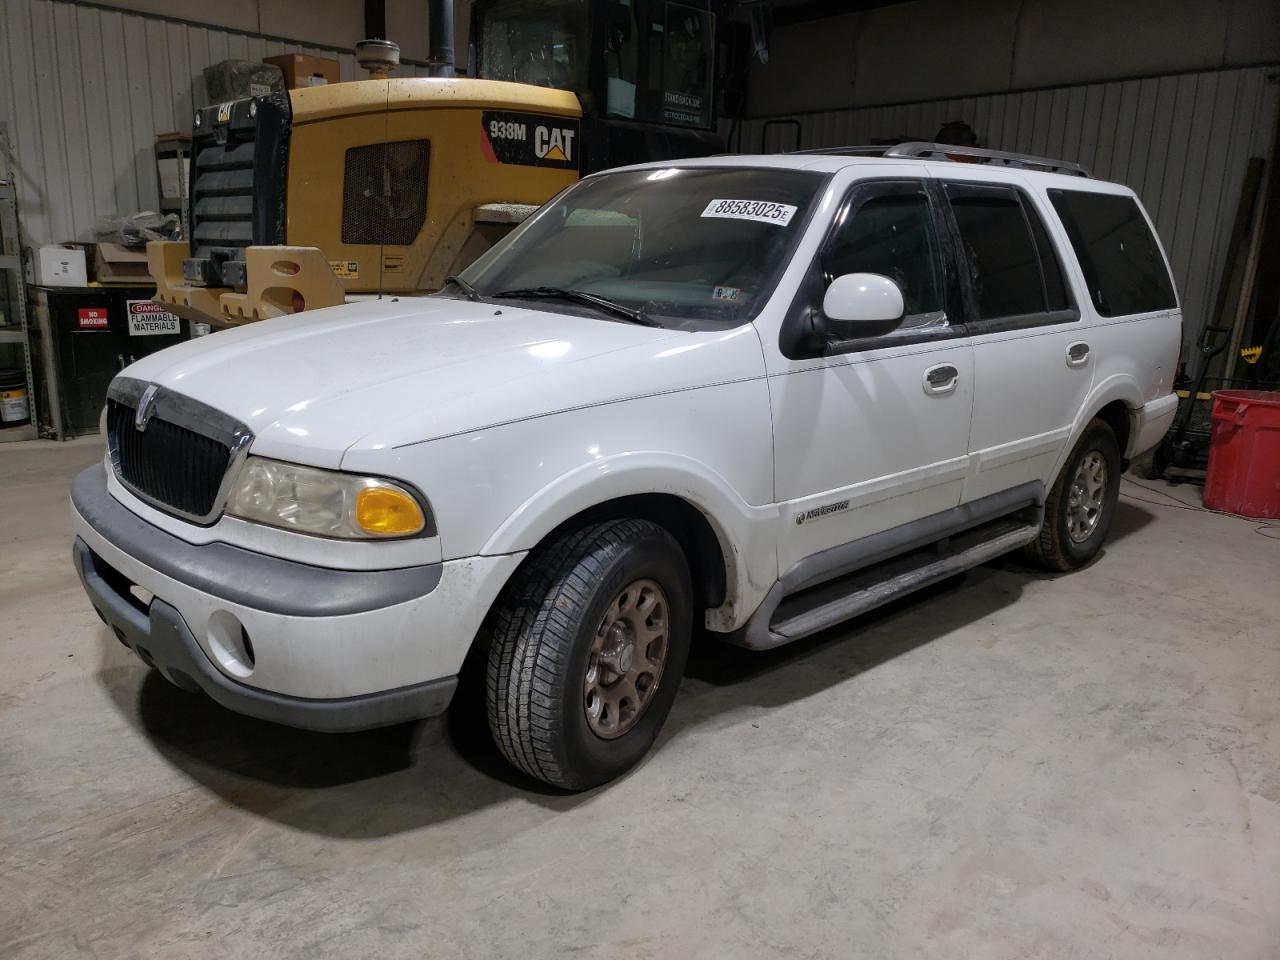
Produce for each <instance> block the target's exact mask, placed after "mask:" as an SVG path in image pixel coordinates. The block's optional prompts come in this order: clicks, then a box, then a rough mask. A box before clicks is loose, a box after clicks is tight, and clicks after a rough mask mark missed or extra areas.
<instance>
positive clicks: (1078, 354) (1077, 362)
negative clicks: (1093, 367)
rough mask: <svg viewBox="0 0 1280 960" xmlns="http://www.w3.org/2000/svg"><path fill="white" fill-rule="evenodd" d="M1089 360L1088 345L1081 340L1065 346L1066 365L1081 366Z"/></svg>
mask: <svg viewBox="0 0 1280 960" xmlns="http://www.w3.org/2000/svg"><path fill="white" fill-rule="evenodd" d="M1088 362H1089V345H1088V344H1087V343H1085V342H1084V341H1083V340H1081V341H1079V342H1077V343H1073V344H1071V346H1069V347H1067V366H1068V367H1083V366H1084V365H1085V364H1086V363H1088Z"/></svg>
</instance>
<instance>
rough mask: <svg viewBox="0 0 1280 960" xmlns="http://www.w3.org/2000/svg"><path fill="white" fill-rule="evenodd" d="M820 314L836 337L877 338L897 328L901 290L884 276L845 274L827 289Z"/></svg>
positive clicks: (901, 307)
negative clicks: (824, 317)
mask: <svg viewBox="0 0 1280 960" xmlns="http://www.w3.org/2000/svg"><path fill="white" fill-rule="evenodd" d="M822 312H823V313H824V314H826V318H827V321H828V324H829V325H830V327H831V328H832V332H833V333H835V334H836V335H837V336H841V337H849V338H853V337H878V336H880V335H881V334H885V333H889V332H890V331H892V330H896V329H897V328H898V325H899V324H901V323H902V317H903V314H904V313H905V312H906V305H905V303H904V302H903V299H902V290H901V289H900V288H899V287H898V285H897V284H896V283H894V282H893V281H892V280H890V279H889V278H888V277H885V276H881V275H880V274H878V273H846V274H844V275H843V276H839V277H836V278H835V279H834V280H832V281H831V285H830V286H829V287H827V294H826V296H825V297H823V299H822Z"/></svg>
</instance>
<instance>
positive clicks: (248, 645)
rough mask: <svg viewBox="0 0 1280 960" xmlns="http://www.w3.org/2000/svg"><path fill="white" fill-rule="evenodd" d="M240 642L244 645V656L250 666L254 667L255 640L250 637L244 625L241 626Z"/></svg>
mask: <svg viewBox="0 0 1280 960" xmlns="http://www.w3.org/2000/svg"><path fill="white" fill-rule="evenodd" d="M240 643H241V645H242V646H243V647H244V658H245V660H246V661H247V662H248V664H249V666H250V667H252V666H253V641H252V640H250V639H249V631H248V630H246V629H245V628H244V626H243V625H241V627H240Z"/></svg>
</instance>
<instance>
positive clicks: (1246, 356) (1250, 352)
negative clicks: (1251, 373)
mask: <svg viewBox="0 0 1280 960" xmlns="http://www.w3.org/2000/svg"><path fill="white" fill-rule="evenodd" d="M1240 357H1241V359H1242V360H1244V362H1245V363H1247V364H1250V365H1253V364H1255V363H1257V362H1258V361H1259V360H1261V359H1262V347H1260V346H1259V347H1244V348H1243V349H1241V351H1240Z"/></svg>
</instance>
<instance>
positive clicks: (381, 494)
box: [227, 457, 427, 540]
mask: <svg viewBox="0 0 1280 960" xmlns="http://www.w3.org/2000/svg"><path fill="white" fill-rule="evenodd" d="M227 513H229V514H230V515H232V516H234V517H240V518H241V519H243V520H253V521H255V522H257V523H266V524H270V525H271V526H273V527H284V528H285V529H286V530H297V531H298V532H299V533H310V534H315V535H316V536H320V537H340V538H342V539H347V540H377V539H382V538H385V537H409V536H412V535H413V534H415V533H421V532H422V531H423V530H424V529H425V528H426V526H427V520H426V515H425V514H424V512H423V508H422V505H421V504H420V503H419V502H418V498H417V497H415V496H414V495H413V494H412V493H410V492H409V491H408V490H405V489H404V488H403V487H400V486H398V485H396V484H394V483H392V482H390V481H389V480H380V479H378V478H376V477H359V476H355V475H354V474H350V473H338V472H337V471H335V470H320V469H317V468H316V467H304V466H302V465H301V464H297V463H281V462H280V461H278V460H268V459H266V458H265V457H249V458H248V459H247V460H245V462H244V466H243V467H241V469H240V475H239V476H238V477H237V478H236V483H235V487H234V489H233V490H232V491H231V498H230V499H229V500H228V501H227Z"/></svg>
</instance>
